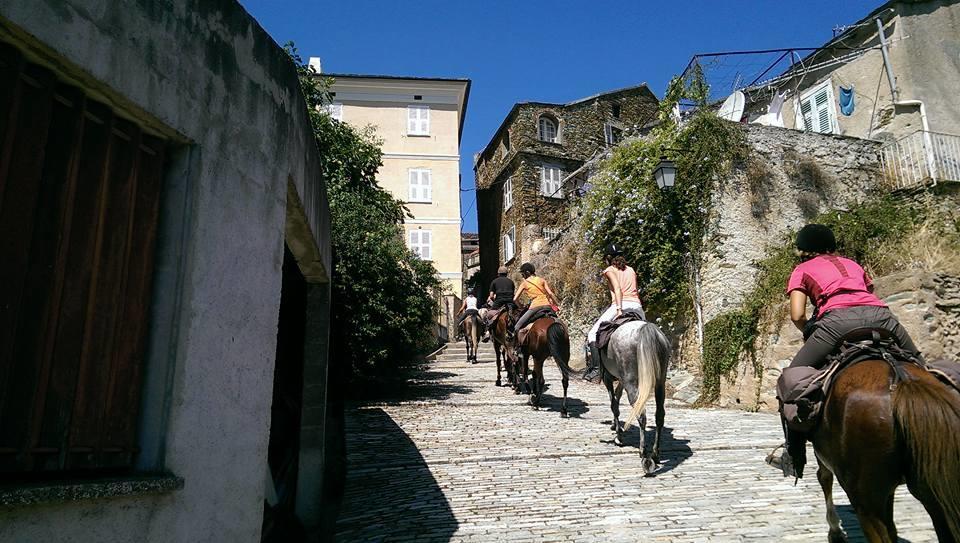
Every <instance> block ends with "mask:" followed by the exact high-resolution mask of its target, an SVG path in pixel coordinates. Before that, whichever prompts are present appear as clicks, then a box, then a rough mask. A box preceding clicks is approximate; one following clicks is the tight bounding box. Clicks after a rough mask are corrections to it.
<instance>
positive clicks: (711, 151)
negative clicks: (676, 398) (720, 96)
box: [582, 78, 747, 330]
mask: <svg viewBox="0 0 960 543" xmlns="http://www.w3.org/2000/svg"><path fill="white" fill-rule="evenodd" d="M704 89H705V84H704V83H703V81H702V78H700V79H694V80H692V81H686V82H685V81H682V80H680V79H677V78H675V79H674V80H673V81H672V82H671V84H670V86H669V88H668V90H667V92H666V97H665V99H664V100H663V101H662V102H661V106H660V124H659V125H658V126H657V128H655V129H654V130H653V132H652V133H651V135H650V136H649V137H648V138H646V139H642V140H634V141H629V142H626V143H624V144H622V145H621V146H619V147H617V148H616V149H615V150H614V151H613V154H612V156H611V157H610V158H609V159H607V160H606V161H605V162H604V163H603V164H602V165H601V166H600V171H599V173H598V175H597V176H595V177H594V179H593V180H592V183H593V187H592V189H591V190H590V192H589V193H588V194H587V196H586V198H585V199H584V201H583V204H582V205H583V208H582V212H583V213H582V216H583V221H584V226H585V231H586V241H587V242H588V244H589V245H590V248H591V249H592V250H593V252H594V253H595V254H596V255H597V258H598V260H599V258H600V255H601V254H602V251H603V248H604V247H605V246H606V245H607V244H608V243H610V242H612V241H616V242H617V243H619V244H620V245H621V246H622V247H623V248H624V254H625V256H626V257H627V259H628V261H629V262H630V265H631V266H633V268H634V269H635V270H636V272H637V277H638V280H639V283H640V284H638V285H637V286H638V289H639V291H640V296H641V298H642V299H643V301H644V306H645V309H646V310H647V313H648V314H651V315H652V316H655V317H657V318H659V319H660V321H661V324H662V325H663V326H664V327H665V328H666V329H668V330H671V329H675V328H677V327H679V326H681V324H683V323H685V322H686V320H687V319H688V317H689V315H690V308H691V306H692V302H691V296H690V293H689V285H690V282H689V277H688V276H689V271H690V270H691V269H693V267H694V266H699V264H700V262H701V259H702V256H703V243H704V239H705V234H706V228H707V221H708V218H709V214H710V202H711V198H712V194H713V191H714V190H715V188H716V184H717V181H718V180H719V179H722V178H724V177H725V176H724V174H725V173H726V172H727V171H728V170H729V168H730V165H731V164H732V163H734V162H736V161H740V160H743V159H745V157H746V153H747V151H746V145H745V143H744V135H743V132H742V131H741V130H740V128H739V127H738V126H737V125H735V124H732V123H729V122H727V121H723V120H721V119H719V118H718V117H717V116H716V115H715V114H714V113H713V112H712V111H709V110H708V109H707V108H701V109H700V110H699V113H697V114H695V116H694V117H693V118H692V119H690V120H688V121H687V122H686V123H685V124H684V125H683V126H677V124H676V123H675V122H674V120H673V118H672V117H671V115H670V111H671V109H672V108H673V105H674V104H676V103H677V101H678V100H680V99H682V98H689V99H693V100H697V101H702V100H703V96H704V92H705V90H704ZM662 155H667V156H669V157H670V158H671V159H673V160H674V162H675V163H676V166H677V183H676V186H675V187H674V188H673V189H672V190H661V189H659V188H658V187H657V185H656V183H655V182H654V179H653V170H654V168H655V167H656V165H657V163H658V162H659V161H660V158H661V156H662Z"/></svg>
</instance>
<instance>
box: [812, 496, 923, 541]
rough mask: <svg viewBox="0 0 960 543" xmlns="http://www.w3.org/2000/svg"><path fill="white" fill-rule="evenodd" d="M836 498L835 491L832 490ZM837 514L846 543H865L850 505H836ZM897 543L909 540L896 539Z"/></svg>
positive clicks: (864, 537)
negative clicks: (845, 536) (845, 533)
mask: <svg viewBox="0 0 960 543" xmlns="http://www.w3.org/2000/svg"><path fill="white" fill-rule="evenodd" d="M834 496H836V489H834ZM837 514H838V515H840V526H841V527H843V531H845V532H847V543H867V538H866V536H865V535H863V529H862V528H860V521H859V520H857V513H856V511H854V510H853V506H852V505H838V506H837ZM823 533H824V536H826V533H827V522H826V521H824V522H823ZM897 543H910V540H909V539H904V538H902V537H898V538H897Z"/></svg>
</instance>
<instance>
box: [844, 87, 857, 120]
mask: <svg viewBox="0 0 960 543" xmlns="http://www.w3.org/2000/svg"><path fill="white" fill-rule="evenodd" d="M855 107H856V104H855V103H854V100H853V87H850V88H849V89H847V88H844V87H840V113H843V114H844V115H845V116H847V117H849V116H850V115H852V114H853V109H854V108H855Z"/></svg>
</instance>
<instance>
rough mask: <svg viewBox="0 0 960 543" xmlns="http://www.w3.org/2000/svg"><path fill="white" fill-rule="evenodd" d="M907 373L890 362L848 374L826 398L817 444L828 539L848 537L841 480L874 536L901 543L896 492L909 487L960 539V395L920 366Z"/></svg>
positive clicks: (940, 530)
mask: <svg viewBox="0 0 960 543" xmlns="http://www.w3.org/2000/svg"><path fill="white" fill-rule="evenodd" d="M902 370H903V371H902V372H900V375H901V376H903V378H902V379H900V380H894V379H893V370H892V369H891V367H890V365H889V364H888V363H887V362H885V361H883V360H865V361H863V362H860V363H857V364H855V365H853V366H851V367H848V368H847V369H845V370H843V371H841V372H840V373H839V375H837V377H836V378H835V380H834V382H833V384H832V385H831V387H830V389H829V391H828V392H827V397H826V399H825V400H824V406H823V415H822V419H821V421H820V424H819V425H818V427H817V428H816V429H815V430H814V431H813V432H812V433H811V435H810V441H811V442H812V443H813V449H814V452H815V454H816V457H817V463H818V464H819V468H818V469H817V480H818V481H819V482H820V486H821V488H822V489H823V496H824V500H825V501H826V505H827V524H828V525H829V526H830V531H829V533H828V538H829V541H830V542H831V543H838V542H841V541H845V540H846V537H845V535H844V533H843V530H842V529H841V528H840V518H839V516H838V515H837V511H836V509H835V508H834V505H833V495H832V491H833V479H834V477H836V478H837V480H838V481H839V482H840V486H841V487H842V488H843V490H844V492H846V493H847V497H849V498H850V504H851V505H852V506H853V509H854V511H855V512H856V514H857V518H858V519H859V520H860V526H861V527H862V528H863V533H864V535H865V536H866V538H867V540H868V541H870V542H871V543H875V542H883V543H887V542H893V541H897V527H896V526H895V525H894V523H893V497H894V491H895V490H896V488H897V487H898V486H900V484H902V483H903V482H906V484H907V488H908V489H909V490H910V493H911V494H913V496H914V497H916V498H917V500H919V501H920V503H922V504H923V506H924V508H926V510H927V513H928V514H929V515H930V518H931V519H932V520H933V527H934V530H935V531H936V533H937V539H938V540H939V541H941V542H954V543H957V542H960V394H958V393H957V391H955V390H953V389H951V388H949V387H947V386H946V385H945V384H943V383H942V382H940V381H938V380H937V379H936V377H934V376H933V375H932V374H930V373H929V372H927V371H925V370H923V369H922V368H920V367H918V366H915V365H913V364H906V365H904V366H902Z"/></svg>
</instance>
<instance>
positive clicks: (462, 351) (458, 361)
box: [431, 341, 497, 367]
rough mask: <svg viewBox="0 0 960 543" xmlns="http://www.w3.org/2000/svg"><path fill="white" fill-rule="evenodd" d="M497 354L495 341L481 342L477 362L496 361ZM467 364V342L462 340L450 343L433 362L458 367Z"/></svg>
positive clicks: (436, 364)
mask: <svg viewBox="0 0 960 543" xmlns="http://www.w3.org/2000/svg"><path fill="white" fill-rule="evenodd" d="M496 362H497V355H496V353H494V351H493V343H492V342H488V343H483V342H480V344H479V345H478V348H477V363H478V364H485V363H496ZM466 364H467V344H466V343H464V342H462V341H460V342H457V343H448V344H447V348H446V349H444V350H443V352H441V353H440V354H438V355H437V357H436V359H435V360H434V361H433V363H432V364H431V365H432V366H436V367H444V366H450V367H457V366H464V365H466Z"/></svg>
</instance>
